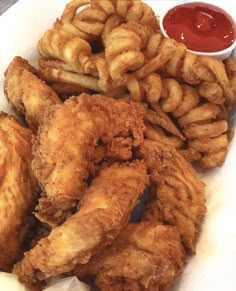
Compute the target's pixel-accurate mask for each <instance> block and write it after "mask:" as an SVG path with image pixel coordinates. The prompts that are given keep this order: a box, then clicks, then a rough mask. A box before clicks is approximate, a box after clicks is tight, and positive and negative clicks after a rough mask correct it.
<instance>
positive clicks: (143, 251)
mask: <svg viewBox="0 0 236 291" xmlns="http://www.w3.org/2000/svg"><path fill="white" fill-rule="evenodd" d="M184 263H185V253H184V250H183V247H182V245H181V241H180V237H179V233H178V231H177V229H176V228H175V227H173V226H166V225H159V224H158V223H155V222H147V221H145V222H141V223H137V224H128V226H127V227H126V228H125V230H123V231H122V232H121V234H120V235H119V236H118V238H117V239H116V240H115V241H114V242H113V243H112V245H111V246H110V247H108V248H106V249H105V251H104V252H103V253H101V254H100V255H98V256H96V257H94V258H92V259H91V261H89V262H88V263H87V264H85V265H82V264H80V265H78V266H77V267H76V269H75V271H74V273H75V275H77V276H78V278H84V277H85V276H87V275H95V284H96V286H97V287H99V288H100V290H104V291H105V290H106V291H111V290H136V291H139V290H140V291H143V290H169V287H170V286H171V285H172V284H173V281H174V280H175V278H176V277H178V276H179V275H180V274H181V272H182V270H183V267H184Z"/></svg>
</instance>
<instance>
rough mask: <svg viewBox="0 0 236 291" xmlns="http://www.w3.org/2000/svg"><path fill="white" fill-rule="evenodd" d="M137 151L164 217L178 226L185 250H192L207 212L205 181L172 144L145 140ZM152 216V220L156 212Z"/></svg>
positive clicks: (191, 251) (190, 251)
mask: <svg viewBox="0 0 236 291" xmlns="http://www.w3.org/2000/svg"><path fill="white" fill-rule="evenodd" d="M140 155H141V156H142V157H143V158H144V160H145V162H146V164H147V167H148V169H149V171H150V174H151V180H152V182H153V183H156V184H157V192H156V198H157V204H158V207H159V209H160V212H161V216H162V217H163V221H164V222H167V223H169V224H171V225H174V226H177V228H178V230H179V232H180V236H181V239H182V243H183V245H184V247H185V249H186V251H187V252H189V253H194V252H195V246H196V240H197V236H198V232H199V229H200V226H201V222H202V220H203V217H204V215H205V212H206V208H205V187H204V184H203V183H202V182H201V180H200V179H199V178H198V176H197V174H196V172H195V170H194V169H193V167H192V166H191V165H190V164H189V163H188V162H186V160H185V159H184V158H183V157H182V156H181V155H180V154H179V153H178V152H177V151H176V150H175V149H174V148H172V147H169V146H167V145H164V144H162V143H160V142H157V141H150V140H145V141H144V142H143V144H142V145H141V148H140ZM150 217H151V216H150ZM150 217H149V219H150V220H152V219H151V218H150ZM153 218H154V221H155V216H154V217H153Z"/></svg>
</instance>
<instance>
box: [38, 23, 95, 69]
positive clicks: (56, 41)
mask: <svg viewBox="0 0 236 291" xmlns="http://www.w3.org/2000/svg"><path fill="white" fill-rule="evenodd" d="M38 51H39V53H40V54H41V56H43V57H44V58H48V57H52V58H57V59H59V60H62V61H64V62H65V63H67V64H69V65H70V66H71V67H72V69H73V70H74V71H75V72H81V71H83V72H85V73H90V72H91V71H94V70H95V68H94V65H93V64H92V62H91V60H90V56H91V52H92V48H91V46H90V44H89V43H88V42H87V41H85V40H84V39H82V38H80V37H78V36H76V37H71V36H70V35H68V34H67V33H66V32H63V31H59V30H55V29H54V30H48V31H46V32H45V33H44V35H43V37H42V38H41V39H40V40H39V42H38Z"/></svg>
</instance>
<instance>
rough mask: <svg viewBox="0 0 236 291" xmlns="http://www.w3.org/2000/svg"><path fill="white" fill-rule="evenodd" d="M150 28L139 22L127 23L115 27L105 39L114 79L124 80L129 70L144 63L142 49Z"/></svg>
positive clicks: (106, 52)
mask: <svg viewBox="0 0 236 291" xmlns="http://www.w3.org/2000/svg"><path fill="white" fill-rule="evenodd" d="M150 34H151V31H150V29H148V28H147V27H145V26H142V25H140V24H138V23H135V22H134V23H133V22H130V23H125V24H122V25H120V26H119V27H117V28H115V29H113V30H112V31H111V33H110V34H109V35H108V36H107V38H106V40H105V56H106V60H107V63H108V68H109V73H110V76H111V78H112V80H114V81H123V80H124V78H125V76H126V74H127V73H128V71H134V70H137V69H138V68H140V67H141V66H142V65H143V64H144V54H143V53H142V52H141V50H142V49H143V48H144V47H145V46H146V44H147V41H148V36H149V35H150Z"/></svg>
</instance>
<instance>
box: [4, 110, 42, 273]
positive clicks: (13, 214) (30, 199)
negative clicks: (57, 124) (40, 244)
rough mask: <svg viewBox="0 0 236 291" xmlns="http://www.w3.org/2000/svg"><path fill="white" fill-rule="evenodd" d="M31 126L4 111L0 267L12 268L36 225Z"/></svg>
mask: <svg viewBox="0 0 236 291" xmlns="http://www.w3.org/2000/svg"><path fill="white" fill-rule="evenodd" d="M31 139H32V133H31V131H30V130H29V129H27V128H24V127H22V126H21V125H20V124H19V123H18V122H17V121H16V120H15V119H14V118H13V117H11V116H8V115H6V114H4V113H0V172H1V175H0V221H1V224H0V248H1V255H0V270H1V271H9V270H10V267H12V265H13V263H15V262H16V260H17V259H19V257H21V256H22V253H23V250H24V247H23V242H24V240H25V238H26V235H28V233H29V230H30V228H31V226H32V222H33V215H32V210H33V208H34V205H35V203H36V199H37V192H38V191H37V190H38V189H37V183H36V180H35V178H34V176H33V174H32V171H31V161H32V152H31Z"/></svg>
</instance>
